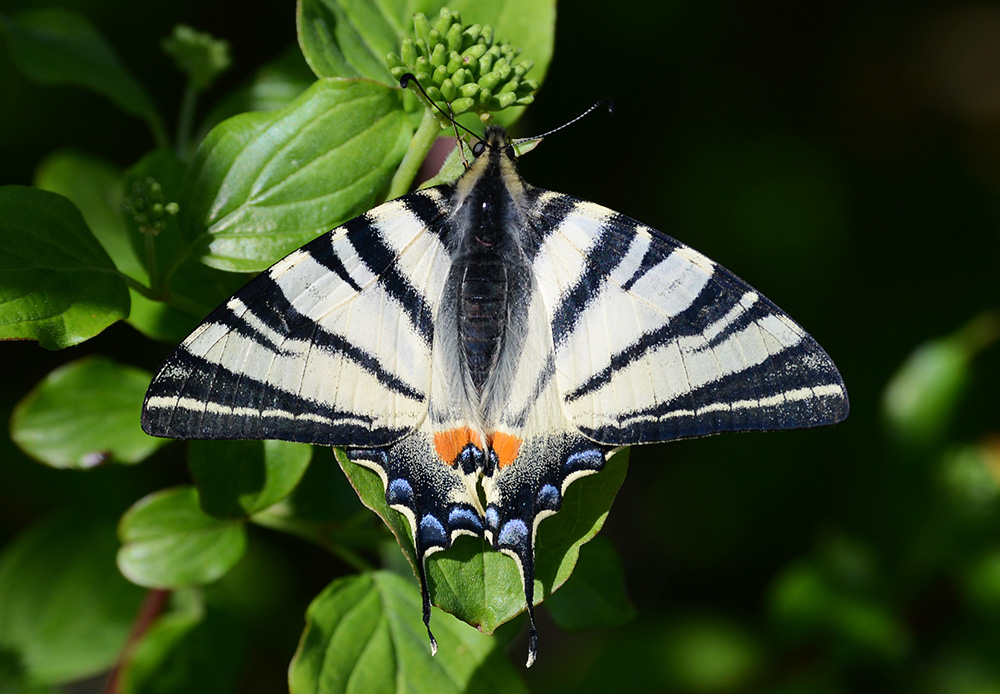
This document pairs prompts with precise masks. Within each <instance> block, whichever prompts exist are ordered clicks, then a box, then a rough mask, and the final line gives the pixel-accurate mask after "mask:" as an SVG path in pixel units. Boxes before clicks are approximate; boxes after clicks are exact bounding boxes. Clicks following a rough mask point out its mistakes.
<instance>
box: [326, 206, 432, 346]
mask: <svg viewBox="0 0 1000 694" xmlns="http://www.w3.org/2000/svg"><path fill="white" fill-rule="evenodd" d="M344 227H345V228H346V229H347V239H348V241H350V243H351V245H352V246H353V247H354V250H355V252H356V253H357V254H358V257H359V258H361V262H363V263H364V264H365V266H366V267H367V268H368V270H369V271H370V272H371V273H372V274H373V275H375V276H376V277H377V278H378V283H379V284H380V285H382V287H383V288H384V289H385V291H386V293H387V294H389V296H391V297H392V298H393V299H394V300H395V301H396V303H397V304H398V305H399V307H400V308H401V309H402V310H403V314H404V315H405V316H406V317H407V319H408V320H409V322H410V324H411V325H412V326H413V328H414V330H415V331H416V332H417V333H418V334H419V335H420V336H421V338H423V340H424V342H426V343H427V344H431V342H432V340H433V336H434V316H433V315H432V314H431V309H430V306H428V304H427V302H426V301H425V299H424V296H423V295H422V294H421V293H420V292H419V291H417V289H416V288H415V287H414V286H413V285H412V284H411V283H410V281H409V279H408V278H407V277H406V276H405V275H404V274H403V273H402V272H400V271H399V267H398V265H397V262H396V259H397V251H396V250H395V249H393V248H390V247H389V246H388V245H386V243H385V242H384V241H383V239H382V238H381V237H380V236H379V234H378V233H377V229H378V218H377V217H374V216H373V215H371V214H370V213H369V214H363V215H361V216H360V217H355V218H354V219H352V220H351V221H349V222H347V223H346V224H344Z"/></svg>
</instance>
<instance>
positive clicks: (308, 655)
mask: <svg viewBox="0 0 1000 694" xmlns="http://www.w3.org/2000/svg"><path fill="white" fill-rule="evenodd" d="M433 623H434V635H435V636H436V637H437V641H438V652H437V655H436V656H433V657H432V656H431V653H430V644H429V642H428V640H427V632H426V630H425V629H424V625H423V622H422V620H421V609H420V594H419V592H418V590H417V587H416V584H415V583H414V582H413V581H412V580H407V579H405V578H402V577H400V576H398V575H396V574H393V573H388V572H384V571H379V572H374V573H366V574H360V575H356V576H349V577H347V578H341V579H338V580H336V581H334V582H333V583H331V584H330V585H329V586H328V587H327V588H326V589H325V590H324V591H323V592H322V593H321V594H320V595H319V596H318V597H317V598H316V599H315V600H313V602H312V604H311V605H310V606H309V610H308V612H307V613H306V630H305V632H304V633H303V635H302V640H301V642H300V644H299V650H298V652H297V653H296V654H295V659H294V660H293V661H292V666H291V670H290V672H289V684H290V688H291V692H292V694H319V693H320V692H322V693H323V694H327V693H334V692H366V693H371V694H381V693H382V692H385V693H387V694H388V693H390V692H397V691H400V688H401V685H402V683H405V685H402V688H403V689H404V690H405V691H408V692H414V693H416V692H433V693H434V694H447V693H448V692H456V693H457V692H466V691H471V690H473V689H474V690H475V691H481V692H516V691H524V685H523V683H522V682H521V681H520V679H519V678H518V675H517V674H516V672H515V671H514V669H513V668H512V667H511V665H510V663H509V662H508V661H507V659H506V658H505V657H504V656H503V654H502V653H501V652H500V651H499V650H498V649H497V648H496V645H495V643H494V641H493V640H492V639H490V638H489V637H487V636H484V635H483V634H480V633H479V632H477V631H476V630H475V629H472V628H470V627H468V626H467V625H465V624H462V623H461V622H459V621H458V620H456V619H455V618H453V617H451V616H449V615H445V614H442V613H440V612H436V613H435V614H434V617H433Z"/></svg>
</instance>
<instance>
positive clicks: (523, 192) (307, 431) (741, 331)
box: [142, 126, 848, 666]
mask: <svg viewBox="0 0 1000 694" xmlns="http://www.w3.org/2000/svg"><path fill="white" fill-rule="evenodd" d="M473 154H474V155H475V158H474V160H473V161H472V163H471V164H470V165H469V167H468V169H467V170H466V171H465V173H464V174H463V175H462V176H461V177H460V178H459V179H458V180H457V181H456V182H455V183H452V184H445V185H440V186H437V187H432V188H428V189H425V190H420V191H417V192H413V193H410V194H408V195H404V196H403V197H400V198H398V199H395V200H391V201H389V202H386V203H385V204H383V205H380V206H378V207H376V208H374V209H372V210H370V211H369V212H366V213H365V214H362V215H361V216H359V217H356V218H354V219H352V220H350V221H348V222H347V223H345V224H344V225H342V226H340V227H338V228H336V229H334V230H333V231H331V232H329V233H327V234H325V235H323V236H321V237H319V238H317V239H315V240H314V241H312V242H310V243H308V244H306V245H305V246H303V247H302V248H300V249H298V250H297V251H294V252H293V253H291V254H290V255H289V256H287V257H285V258H284V259H283V260H281V261H279V262H278V263H276V264H275V265H273V266H272V267H271V268H270V269H269V270H267V271H266V272H263V273H261V274H260V275H259V276H258V277H256V278H255V279H253V280H251V281H250V283H249V284H247V285H246V286H245V287H244V288H243V289H241V290H240V291H238V292H237V293H236V294H235V295H233V297H232V298H230V299H229V300H228V301H226V302H225V303H224V304H223V305H221V306H219V307H218V308H217V309H216V310H215V311H213V312H212V313H211V314H210V315H209V316H208V317H207V318H206V319H205V320H204V322H203V323H201V325H199V326H198V327H197V328H196V329H195V330H194V332H192V333H191V335H190V336H189V337H188V338H187V339H185V340H184V342H183V343H182V344H181V345H180V346H178V347H177V348H176V350H175V351H174V352H173V353H172V354H171V355H170V356H169V357H168V358H167V360H166V361H165V363H164V364H163V366H162V367H161V368H160V370H159V372H158V373H157V374H156V376H155V377H154V379H153V381H152V383H151V385H150V387H149V391H148V393H147V395H146V400H145V403H144V406H143V413H142V428H143V429H144V430H145V431H146V432H147V433H149V434H152V435H154V436H164V437H172V438H181V439H192V438H193V439H281V440H286V441H300V442H306V443H313V444H321V445H329V446H339V447H345V448H346V452H347V456H348V458H349V459H350V460H352V461H354V462H355V463H358V464H360V465H362V466H365V467H367V468H370V469H372V470H374V471H375V472H376V473H378V475H379V477H380V478H381V480H382V483H383V485H384V489H385V498H386V501H387V503H388V504H389V505H390V506H391V507H392V508H394V509H395V510H397V511H399V512H400V513H402V514H403V515H404V516H405V517H406V519H407V521H408V523H409V527H410V531H411V537H412V541H413V545H414V547H415V549H416V555H417V567H416V568H417V573H418V578H419V581H420V588H421V596H422V606H423V620H424V624H425V625H426V626H427V632H428V635H429V638H430V640H431V647H432V652H434V651H436V647H437V646H436V642H435V641H434V637H433V635H432V634H431V630H430V596H429V592H428V587H427V580H426V574H425V568H426V559H427V557H428V556H429V555H431V554H432V553H434V552H437V551H440V550H444V549H447V548H448V547H450V546H451V544H452V542H453V540H454V539H455V538H456V537H458V536H459V535H461V534H471V535H474V536H479V537H485V538H486V539H487V540H488V541H489V542H490V543H491V544H492V546H493V547H494V548H495V549H496V550H499V551H500V552H503V553H505V554H507V555H509V556H510V557H512V558H513V560H514V561H515V562H516V564H517V567H518V570H519V572H520V576H521V582H522V586H523V590H524V598H525V604H526V609H527V612H528V616H529V621H530V632H529V646H528V665H529V666H530V665H531V663H532V662H533V661H534V659H535V655H536V652H537V632H536V629H535V620H534V609H533V608H534V602H535V600H534V594H533V593H534V566H535V554H534V547H535V536H536V532H537V529H538V525H539V522H540V521H541V520H543V519H544V518H545V517H547V516H550V515H552V514H554V513H556V512H558V511H559V509H560V506H561V504H562V500H563V496H564V494H565V493H566V490H567V487H568V486H569V485H570V484H571V483H572V482H573V481H574V480H576V479H579V478H580V477H582V476H584V475H590V474H593V473H596V472H598V471H600V470H601V469H602V467H603V466H604V464H605V461H606V460H607V458H608V457H609V456H610V455H611V453H613V452H614V451H615V450H616V449H618V448H621V447H623V446H630V445H633V444H644V443H653V442H661V441H671V440H674V439H681V438H688V437H695V436H705V435H708V434H716V433H719V432H726V431H749V430H772V429H793V428H800V427H812V426H820V425H826V424H833V423H835V422H839V421H841V420H842V419H844V418H845V417H846V416H847V412H848V398H847V392H846V390H845V388H844V384H843V380H842V379H841V376H840V374H839V373H838V371H837V368H836V367H835V366H834V364H833V362H832V361H831V359H830V357H829V356H827V354H826V352H824V351H823V349H822V348H821V347H820V346H819V345H818V344H817V343H816V342H815V340H813V338H811V337H810V336H809V335H808V334H806V333H805V331H803V330H802V328H800V327H799V326H798V325H797V324H796V323H795V322H794V321H792V319H791V318H789V317H788V316H787V315H786V314H785V313H784V312H782V311H781V310H780V309H779V308H777V307H776V306H775V305H774V304H773V303H771V302H770V301H769V300H768V299H766V298H765V297H764V296H762V295H761V294H760V293H759V292H757V291H756V290H755V289H753V288H752V287H750V286H749V285H748V284H746V283H745V282H743V281H742V280H741V279H739V278H737V277H736V276H735V275H733V274H732V273H731V272H729V271H728V270H726V269H725V268H723V267H721V266H720V265H718V264H716V263H715V262H713V261H712V260H709V259H708V258H706V257H705V256H704V255H702V254H700V253H698V252H697V251H695V250H693V249H691V248H689V247H688V246H685V245H684V244H682V243H679V242H678V241H675V240H674V239H672V238H670V237H669V236H667V235H665V234H663V233H661V232H659V231H656V230H655V229H652V228H650V227H648V226H645V225H643V224H641V223H639V222H637V221H635V220H633V219H630V218H629V217H626V216H625V215H623V214H620V213H618V212H615V211H613V210H610V209H608V208H605V207H601V206H600V205H597V204H594V203H592V202H587V201H585V200H580V199H577V198H574V197H572V196H569V195H564V194H562V193H555V192H552V191H548V190H542V189H540V188H535V187H533V186H531V185H529V184H528V183H526V182H525V181H524V180H523V179H522V178H521V176H520V175H519V174H518V172H517V170H516V165H515V158H516V155H515V150H514V147H513V145H512V141H511V139H510V137H509V136H508V135H507V133H506V132H505V131H504V130H503V129H502V128H500V127H497V126H490V127H487V128H486V131H485V133H484V135H483V136H482V139H481V140H480V141H479V142H477V143H476V144H475V146H474V148H473Z"/></svg>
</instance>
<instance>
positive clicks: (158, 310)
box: [128, 268, 207, 344]
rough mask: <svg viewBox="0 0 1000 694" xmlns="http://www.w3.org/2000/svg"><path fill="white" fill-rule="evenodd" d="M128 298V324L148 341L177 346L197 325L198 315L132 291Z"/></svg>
mask: <svg viewBox="0 0 1000 694" xmlns="http://www.w3.org/2000/svg"><path fill="white" fill-rule="evenodd" d="M206 269H207V268H206ZM129 296H130V298H131V299H132V310H131V311H130V312H129V314H128V324H129V325H131V326H132V327H133V328H135V329H136V330H137V331H138V332H139V333H140V334H142V335H144V336H146V337H148V338H149V339H150V340H157V341H159V342H166V343H168V344H177V343H179V342H181V341H183V340H184V338H185V337H187V336H188V335H189V334H190V333H191V331H192V330H194V329H195V327H196V326H197V325H198V322H199V319H200V314H197V315H196V314H194V313H189V312H187V311H182V310H181V309H179V308H176V307H174V306H171V305H170V304H167V303H165V302H163V301H155V300H153V299H149V298H146V297H145V296H143V295H142V294H140V293H139V292H137V291H135V290H132V289H130V290H129Z"/></svg>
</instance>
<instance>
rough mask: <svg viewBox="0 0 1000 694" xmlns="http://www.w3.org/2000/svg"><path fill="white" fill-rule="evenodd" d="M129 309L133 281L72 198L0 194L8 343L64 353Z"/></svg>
mask: <svg viewBox="0 0 1000 694" xmlns="http://www.w3.org/2000/svg"><path fill="white" fill-rule="evenodd" d="M128 308H129V296H128V289H127V287H126V286H125V281H124V280H123V279H122V278H121V277H120V276H119V275H118V274H117V272H116V270H115V266H114V264H112V262H111V258H109V257H108V254H107V252H106V251H105V250H104V249H103V248H101V244H100V243H98V241H97V239H95V238H94V235H93V234H92V233H90V229H88V228H87V225H86V223H85V222H84V220H83V217H82V216H81V214H80V211H79V210H78V209H77V208H76V207H74V206H73V204H72V203H71V202H70V201H69V200H67V199H66V198H64V197H62V196H61V195H56V194H55V193H49V192H47V191H43V190H38V189H37V188H27V187H23V186H4V187H2V188H0V339H8V340H9V339H15V340H16V339H22V340H38V342H39V343H40V344H41V345H42V347H45V348H46V349H61V348H63V347H68V346H70V345H75V344H77V343H79V342H83V341H84V340H87V339H90V338H91V337H93V336H94V335H96V334H98V333H99V332H101V331H102V330H104V329H105V328H106V327H108V326H109V325H111V324H112V323H114V322H115V321H117V320H119V319H121V318H124V317H125V316H126V315H128Z"/></svg>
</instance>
